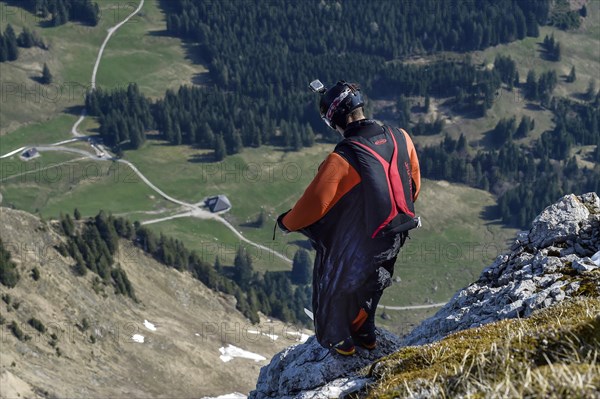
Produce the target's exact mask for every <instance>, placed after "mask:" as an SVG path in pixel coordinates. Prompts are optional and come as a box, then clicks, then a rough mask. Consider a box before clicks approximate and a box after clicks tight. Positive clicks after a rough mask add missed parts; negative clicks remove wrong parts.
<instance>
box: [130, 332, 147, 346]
mask: <svg viewBox="0 0 600 399" xmlns="http://www.w3.org/2000/svg"><path fill="white" fill-rule="evenodd" d="M131 339H132V340H134V341H135V342H139V343H140V344H143V343H144V336H143V335H140V334H133V336H132V337H131Z"/></svg>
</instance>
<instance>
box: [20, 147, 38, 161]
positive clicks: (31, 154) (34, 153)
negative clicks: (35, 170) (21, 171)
mask: <svg viewBox="0 0 600 399" xmlns="http://www.w3.org/2000/svg"><path fill="white" fill-rule="evenodd" d="M39 155H40V153H39V152H38V150H37V149H36V148H35V147H31V148H28V149H26V150H25V151H23V152H22V153H21V157H22V158H23V159H24V160H29V159H33V158H35V157H38V156H39Z"/></svg>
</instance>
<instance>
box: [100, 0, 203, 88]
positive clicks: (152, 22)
mask: <svg viewBox="0 0 600 399" xmlns="http://www.w3.org/2000/svg"><path fill="white" fill-rule="evenodd" d="M165 29H166V22H165V19H164V14H163V13H162V11H161V10H160V9H159V7H158V2H157V1H147V2H146V3H145V4H144V7H143V8H142V15H141V16H138V17H135V18H133V19H132V20H131V22H130V23H128V24H126V25H124V26H123V27H122V28H121V29H120V30H119V31H118V32H117V33H115V34H114V35H113V37H112V38H111V41H110V43H109V45H108V46H107V49H106V50H105V52H104V58H103V61H102V64H101V65H100V69H99V71H98V76H97V83H98V85H99V86H100V87H106V88H111V87H124V86H126V85H128V84H129V83H131V82H136V83H137V84H138V85H139V86H140V89H141V91H142V92H143V93H144V94H146V95H147V96H150V97H162V96H163V95H164V93H165V91H166V90H167V89H170V88H178V87H179V86H181V85H183V84H191V83H192V78H193V77H194V76H195V75H196V74H202V73H205V72H207V70H206V68H204V67H203V66H202V65H199V64H193V63H192V62H191V61H190V60H186V53H185V50H184V49H183V48H182V45H181V41H180V40H179V39H177V38H172V37H167V36H164V31H165ZM132 38H134V39H133V40H132Z"/></svg>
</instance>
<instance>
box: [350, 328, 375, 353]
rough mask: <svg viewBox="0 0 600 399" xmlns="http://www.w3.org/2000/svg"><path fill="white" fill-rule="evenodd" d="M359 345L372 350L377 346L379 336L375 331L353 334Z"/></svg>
mask: <svg viewBox="0 0 600 399" xmlns="http://www.w3.org/2000/svg"><path fill="white" fill-rule="evenodd" d="M352 338H353V339H354V342H356V344H357V345H360V346H362V347H363V348H365V349H368V350H370V351H372V350H373V349H375V348H376V347H377V337H376V336H375V331H373V332H367V333H356V334H354V335H353V336H352Z"/></svg>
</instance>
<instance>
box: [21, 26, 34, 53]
mask: <svg viewBox="0 0 600 399" xmlns="http://www.w3.org/2000/svg"><path fill="white" fill-rule="evenodd" d="M17 44H18V45H19V46H20V47H24V48H31V47H33V45H34V44H35V43H34V40H33V35H32V34H31V31H30V30H29V29H27V28H23V31H22V32H21V34H20V35H19V38H18V39H17Z"/></svg>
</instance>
